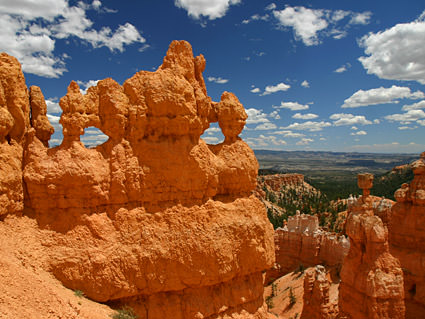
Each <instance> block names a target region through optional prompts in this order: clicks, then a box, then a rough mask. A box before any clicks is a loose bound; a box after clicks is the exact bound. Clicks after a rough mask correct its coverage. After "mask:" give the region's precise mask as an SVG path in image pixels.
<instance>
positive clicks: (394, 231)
mask: <svg viewBox="0 0 425 319" xmlns="http://www.w3.org/2000/svg"><path fill="white" fill-rule="evenodd" d="M411 166H412V169H413V173H414V174H415V175H414V179H413V181H412V182H411V183H410V185H409V184H403V185H402V186H401V188H400V189H398V190H397V191H396V192H395V198H396V201H397V203H396V204H395V205H394V206H393V208H392V214H391V222H390V226H389V228H390V232H389V243H390V250H391V253H392V254H393V255H394V256H395V257H397V258H398V259H399V260H400V262H401V266H402V267H403V274H404V294H405V298H406V299H405V301H406V318H408V319H413V318H423V317H424V316H425V246H424V243H425V152H424V153H422V154H421V158H420V159H419V160H418V161H416V162H414V163H413V164H412V165H411Z"/></svg>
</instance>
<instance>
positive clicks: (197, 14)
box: [174, 0, 241, 20]
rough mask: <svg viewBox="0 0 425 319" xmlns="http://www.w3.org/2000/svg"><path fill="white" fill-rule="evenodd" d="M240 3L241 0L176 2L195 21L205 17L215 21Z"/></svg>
mask: <svg viewBox="0 0 425 319" xmlns="http://www.w3.org/2000/svg"><path fill="white" fill-rule="evenodd" d="M240 2H241V0H175V1H174V4H175V5H176V6H177V7H179V8H183V9H185V10H186V11H187V14H188V15H189V16H191V17H192V18H194V19H200V18H201V16H204V17H208V18H209V19H210V20H214V19H217V18H221V17H223V16H224V15H226V12H227V9H229V7H230V6H231V5H235V4H238V3H240Z"/></svg>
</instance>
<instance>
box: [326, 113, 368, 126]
mask: <svg viewBox="0 0 425 319" xmlns="http://www.w3.org/2000/svg"><path fill="white" fill-rule="evenodd" d="M329 118H330V119H331V120H334V123H333V124H334V125H335V126H342V125H369V124H372V122H371V121H369V120H367V119H366V117H365V116H364V115H353V114H346V113H335V114H332V115H331V116H329Z"/></svg>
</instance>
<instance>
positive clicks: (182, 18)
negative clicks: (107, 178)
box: [0, 0, 425, 153]
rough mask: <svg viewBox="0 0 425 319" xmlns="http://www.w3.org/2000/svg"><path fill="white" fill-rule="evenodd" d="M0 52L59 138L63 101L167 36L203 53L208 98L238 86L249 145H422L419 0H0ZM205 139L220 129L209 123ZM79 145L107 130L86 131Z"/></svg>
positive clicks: (153, 49)
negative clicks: (17, 68)
mask: <svg viewBox="0 0 425 319" xmlns="http://www.w3.org/2000/svg"><path fill="white" fill-rule="evenodd" d="M0 28H1V30H2V32H1V33H0V51H5V52H7V53H9V54H11V55H14V56H15V57H17V58H18V59H19V60H20V62H21V63H22V66H23V70H24V74H25V77H26V80H27V85H38V86H40V87H41V88H42V90H43V93H44V95H45V98H46V100H47V104H48V113H49V118H50V120H51V122H52V124H54V126H55V129H56V133H55V135H54V136H53V137H52V143H51V144H53V145H54V144H58V143H59V142H60V139H61V127H60V125H59V124H58V119H59V116H60V112H61V111H60V108H59V106H58V104H57V102H58V101H59V99H60V98H61V97H62V96H64V95H65V94H66V89H67V86H68V84H69V82H70V81H71V80H75V81H77V82H78V83H79V84H80V87H81V89H82V90H85V89H86V88H87V86H90V85H93V84H95V83H96V81H97V80H100V79H104V78H106V77H112V78H114V79H115V80H116V81H118V82H119V83H123V82H124V81H125V80H126V79H127V78H129V77H130V76H132V75H133V74H134V73H135V72H136V71H138V70H150V71H153V70H155V69H156V68H157V67H158V66H159V65H160V64H161V63H162V59H163V57H164V55H165V53H166V51H167V48H168V45H169V44H170V42H171V41H172V40H175V39H177V40H187V41H189V42H190V43H191V44H192V46H193V50H194V54H195V55H198V54H203V55H204V56H205V58H206V61H207V66H206V69H205V72H204V78H205V80H206V84H207V90H208V93H209V95H210V96H211V97H212V98H213V100H215V101H218V100H219V99H220V96H221V93H222V92H223V91H231V92H233V93H235V94H236V95H237V96H238V98H239V99H240V101H241V102H242V104H243V105H244V106H245V109H246V110H247V113H248V115H249V118H248V121H247V125H246V128H245V129H244V131H243V133H242V138H243V139H244V140H245V141H247V142H248V143H249V144H250V145H251V147H253V148H254V149H274V150H325V151H346V152H350V151H355V152H401V153H405V152H408V153H419V152H422V151H424V150H425V94H424V93H425V50H424V48H425V4H424V2H423V1H422V0H421V1H419V0H418V1H412V0H410V1H403V2H402V1H393V0H387V1H380V0H376V1H363V0H358V1H320V0H315V1H300V0H298V1H252V0H251V1H248V0H168V1H112V0H109V1H106V0H105V1H99V0H94V1H92V0H90V1H80V2H77V1H67V0H39V1H32V0H19V1H18V0H0ZM203 137H204V138H205V139H206V140H207V142H209V143H214V144H215V143H218V142H219V141H221V139H222V136H221V133H220V130H219V129H218V128H217V125H212V127H211V128H210V129H209V130H208V131H207V132H205V134H204V135H203ZM82 139H83V141H84V142H85V143H87V144H90V143H95V142H96V141H102V140H104V139H105V136H104V135H103V134H102V133H101V132H99V131H97V130H95V129H87V130H86V134H85V135H84V137H83V138H82Z"/></svg>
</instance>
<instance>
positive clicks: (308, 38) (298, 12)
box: [273, 6, 328, 46]
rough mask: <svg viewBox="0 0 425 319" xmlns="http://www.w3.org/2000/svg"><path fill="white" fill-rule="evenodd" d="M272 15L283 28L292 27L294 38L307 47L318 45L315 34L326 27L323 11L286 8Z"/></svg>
mask: <svg viewBox="0 0 425 319" xmlns="http://www.w3.org/2000/svg"><path fill="white" fill-rule="evenodd" d="M273 14H274V16H275V17H276V18H277V19H278V21H279V23H280V24H281V25H282V26H283V27H292V28H293V29H294V33H295V38H296V39H297V40H301V41H303V43H304V44H305V45H307V46H311V45H317V44H319V38H318V35H317V33H318V32H319V31H320V30H323V29H326V28H327V27H328V22H327V21H326V18H325V13H324V11H323V10H314V9H309V8H305V7H290V6H288V7H286V8H285V9H284V10H281V11H273Z"/></svg>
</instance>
